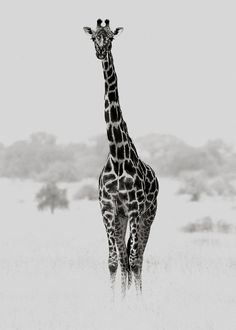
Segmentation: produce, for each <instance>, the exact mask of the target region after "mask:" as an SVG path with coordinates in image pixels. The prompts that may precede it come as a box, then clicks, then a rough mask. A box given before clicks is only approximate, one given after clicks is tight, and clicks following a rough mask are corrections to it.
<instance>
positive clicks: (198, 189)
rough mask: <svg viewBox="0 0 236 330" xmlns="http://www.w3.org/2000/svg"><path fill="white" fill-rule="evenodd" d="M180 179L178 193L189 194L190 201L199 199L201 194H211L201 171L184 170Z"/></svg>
mask: <svg viewBox="0 0 236 330" xmlns="http://www.w3.org/2000/svg"><path fill="white" fill-rule="evenodd" d="M181 179H182V183H181V187H180V189H179V190H178V194H186V195H190V196H191V197H190V198H191V201H192V202H197V201H199V200H200V198H201V196H202V195H203V194H206V195H211V194H212V193H211V189H210V188H209V185H208V182H207V177H206V175H204V172H203V171H194V172H186V173H184V174H183V175H182V177H181Z"/></svg>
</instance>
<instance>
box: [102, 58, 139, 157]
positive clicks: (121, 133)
mask: <svg viewBox="0 0 236 330" xmlns="http://www.w3.org/2000/svg"><path fill="white" fill-rule="evenodd" d="M102 66H103V74H104V79H105V121H106V124H107V138H108V143H109V149H110V155H111V157H112V159H113V161H115V162H119V163H120V162H123V161H124V160H125V159H129V158H130V157H131V153H132V152H133V151H134V152H135V154H136V156H137V152H136V150H135V147H134V145H133V143H132V140H131V138H130V137H129V134H128V129H127V126H126V123H125V121H124V119H123V116H122V112H121V109H120V104H119V95H118V84H117V75H116V72H115V67H114V62H113V57H112V54H111V52H108V54H107V57H106V59H104V60H103V62H102ZM132 158H133V157H132Z"/></svg>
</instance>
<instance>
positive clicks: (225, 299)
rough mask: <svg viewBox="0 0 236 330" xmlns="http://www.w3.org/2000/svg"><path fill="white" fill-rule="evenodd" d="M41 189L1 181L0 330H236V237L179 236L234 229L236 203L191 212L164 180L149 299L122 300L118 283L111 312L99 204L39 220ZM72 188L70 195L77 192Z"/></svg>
mask: <svg viewBox="0 0 236 330" xmlns="http://www.w3.org/2000/svg"><path fill="white" fill-rule="evenodd" d="M39 187H40V185H37V184H33V183H31V182H24V183H22V182H18V181H15V182H13V183H12V182H9V181H7V180H6V181H2V182H0V191H2V192H4V196H5V200H4V203H2V204H1V206H0V215H1V216H0V219H1V220H0V226H1V231H0V329H1V330H16V329H18V330H19V329H20V330H27V329H29V330H32V329H33V330H39V329H43V330H54V329H55V330H62V329H63V330H70V329H71V330H72V329H73V330H77V329H83V330H86V329H92V330H96V329H99V330H100V329H104V330H105V329H131V328H134V327H135V328H136V329H149V330H152V329H158V330H162V329H163V330H172V329H174V330H185V329H186V330H195V329H201V330H204V329H209V330H210V329H214V330H217V329H220V330H221V329H227V330H231V329H232V330H234V329H236V315H235V308H236V290H235V278H236V235H235V233H232V232H229V233H228V235H225V234H224V233H222V232H221V231H214V230H210V231H204V232H202V231H195V232H194V234H192V235H189V234H188V233H185V232H183V231H182V227H184V226H186V225H187V224H188V223H190V222H194V221H196V219H202V218H204V217H206V216H208V217H210V218H211V219H212V221H213V222H214V221H215V219H218V220H219V219H225V220H224V221H226V222H227V223H230V224H231V223H232V224H233V223H234V219H235V209H234V208H233V207H232V206H233V202H229V201H226V200H216V199H212V198H211V199H206V200H204V201H202V202H199V203H191V202H188V201H186V200H185V199H184V197H183V196H182V197H180V196H176V195H175V191H176V183H174V182H172V181H168V180H161V192H160V198H159V209H158V215H157V218H156V220H155V222H154V223H153V227H152V231H151V236H150V239H149V242H148V246H147V250H146V252H145V262H144V270H143V272H144V273H143V282H144V283H143V287H144V293H143V297H142V298H141V299H137V298H136V296H135V293H134V290H133V289H131V291H129V292H128V294H127V297H126V299H125V301H121V299H120V292H119V276H118V279H117V280H118V281H117V285H116V299H115V302H114V303H111V301H110V291H109V280H108V271H107V264H106V261H107V241H106V234H105V230H104V226H103V223H102V219H101V215H100V212H99V206H98V203H97V202H91V201H79V202H78V201H72V202H71V203H70V209H69V211H60V210H59V211H55V213H54V215H51V214H50V213H49V212H43V213H41V212H38V211H37V207H36V203H35V201H34V194H35V193H36V192H37V191H38V189H39ZM67 188H68V192H69V196H74V193H75V191H77V186H76V185H69V186H68V187H67ZM1 195H2V196H3V194H2V193H1ZM218 220H217V221H218ZM214 223H215V222H214Z"/></svg>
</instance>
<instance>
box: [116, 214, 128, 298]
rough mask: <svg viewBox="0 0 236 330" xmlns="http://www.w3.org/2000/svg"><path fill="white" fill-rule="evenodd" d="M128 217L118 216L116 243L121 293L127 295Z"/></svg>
mask: <svg viewBox="0 0 236 330" xmlns="http://www.w3.org/2000/svg"><path fill="white" fill-rule="evenodd" d="M127 220H128V219H127V218H123V217H116V221H115V223H116V226H115V228H116V229H115V231H116V245H117V248H118V252H119V262H120V267H121V293H122V296H123V297H125V295H126V288H127V274H128V254H127V249H126V244H125V233H126V228H127Z"/></svg>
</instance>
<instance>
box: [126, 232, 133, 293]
mask: <svg viewBox="0 0 236 330" xmlns="http://www.w3.org/2000/svg"><path fill="white" fill-rule="evenodd" d="M130 248H131V236H130V237H129V239H128V242H127V256H128V270H127V271H128V288H130V286H131V284H132V272H131V268H130V263H129V256H130Z"/></svg>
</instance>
